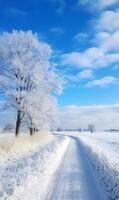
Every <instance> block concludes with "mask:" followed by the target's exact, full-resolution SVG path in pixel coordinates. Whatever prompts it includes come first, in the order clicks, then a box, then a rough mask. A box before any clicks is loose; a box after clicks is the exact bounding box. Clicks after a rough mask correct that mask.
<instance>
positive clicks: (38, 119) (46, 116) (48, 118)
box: [26, 92, 58, 135]
mask: <svg viewBox="0 0 119 200" xmlns="http://www.w3.org/2000/svg"><path fill="white" fill-rule="evenodd" d="M33 96H34V97H35V98H33V99H32V101H29V103H28V104H27V112H26V113H27V117H28V126H29V130H30V135H32V134H33V133H34V132H35V131H41V130H49V129H50V128H51V127H53V125H54V124H55V123H56V121H57V112H58V110H57V104H56V99H55V97H53V96H52V95H51V94H46V93H44V92H42V93H36V94H35V95H33Z"/></svg>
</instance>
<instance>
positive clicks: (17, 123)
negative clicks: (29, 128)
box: [15, 110, 21, 136]
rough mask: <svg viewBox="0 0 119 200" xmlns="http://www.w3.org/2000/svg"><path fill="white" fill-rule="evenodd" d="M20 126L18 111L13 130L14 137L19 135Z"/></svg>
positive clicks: (19, 113)
mask: <svg viewBox="0 0 119 200" xmlns="http://www.w3.org/2000/svg"><path fill="white" fill-rule="evenodd" d="M20 125H21V111H20V110H18V113H17V120H16V129H15V135H16V136H18V135H19V130H20Z"/></svg>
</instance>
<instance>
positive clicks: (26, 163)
mask: <svg viewBox="0 0 119 200" xmlns="http://www.w3.org/2000/svg"><path fill="white" fill-rule="evenodd" d="M32 139H33V138H32ZM50 139H51V138H50ZM16 140H17V139H16ZM18 140H19V141H18ZM18 140H17V141H16V143H15V142H14V145H13V150H15V149H17V148H16V146H18V144H19V149H20V148H22V151H21V152H22V154H20V152H19V151H17V153H16V155H18V157H17V156H15V153H14V156H13V154H12V153H8V155H9V156H6V158H7V159H5V162H3V157H2V159H1V161H2V162H1V163H0V177H1V181H0V200H4V199H7V200H33V199H34V200H40V199H43V197H44V194H45V191H46V188H47V185H48V184H49V182H50V179H51V177H52V175H53V174H54V172H55V171H56V169H57V167H58V166H59V164H60V161H61V159H62V157H63V155H64V153H65V150H66V148H67V145H68V139H67V138H65V137H58V136H55V137H53V139H52V141H51V140H50V142H49V143H48V141H47V144H45V145H42V146H41V144H40V145H38V143H39V142H38V138H37V139H35V138H34V142H33V143H34V145H33V143H32V141H31V143H30V142H29V139H26V140H27V142H26V140H25V141H23V138H22V139H21V140H22V143H21V141H20V139H18ZM36 141H37V142H36ZM43 143H44V142H43ZM45 143H46V140H45ZM7 144H8V143H7ZM30 144H31V145H30ZM25 145H26V148H25V147H24V148H23V146H25ZM28 146H29V151H28V150H27V151H26V149H27V147H28ZM1 149H2V148H1ZM5 149H6V148H5ZM10 149H12V148H11V145H10ZM11 152H13V151H12V150H11ZM2 153H3V152H2ZM2 155H3V154H2ZM6 155H7V153H6ZM10 155H11V158H10V159H8V157H10Z"/></svg>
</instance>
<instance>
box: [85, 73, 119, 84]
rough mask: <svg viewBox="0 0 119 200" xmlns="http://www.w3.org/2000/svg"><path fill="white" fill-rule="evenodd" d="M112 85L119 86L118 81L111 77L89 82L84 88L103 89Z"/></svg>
mask: <svg viewBox="0 0 119 200" xmlns="http://www.w3.org/2000/svg"><path fill="white" fill-rule="evenodd" d="M112 84H119V79H118V78H116V77H113V76H105V77H103V78H101V79H98V80H93V81H89V82H88V83H87V84H86V87H94V86H100V87H105V86H108V85H112Z"/></svg>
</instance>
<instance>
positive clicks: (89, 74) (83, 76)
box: [66, 69, 94, 82]
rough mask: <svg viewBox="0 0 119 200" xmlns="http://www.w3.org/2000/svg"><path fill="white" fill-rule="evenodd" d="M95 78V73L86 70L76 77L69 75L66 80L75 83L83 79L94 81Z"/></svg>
mask: <svg viewBox="0 0 119 200" xmlns="http://www.w3.org/2000/svg"><path fill="white" fill-rule="evenodd" d="M93 77H94V75H93V71H92V70H91V69H85V70H83V71H81V72H79V73H77V74H76V75H68V76H66V78H67V79H68V80H70V81H73V82H79V81H80V80H82V79H92V78H93Z"/></svg>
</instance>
